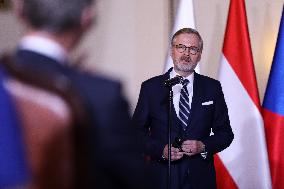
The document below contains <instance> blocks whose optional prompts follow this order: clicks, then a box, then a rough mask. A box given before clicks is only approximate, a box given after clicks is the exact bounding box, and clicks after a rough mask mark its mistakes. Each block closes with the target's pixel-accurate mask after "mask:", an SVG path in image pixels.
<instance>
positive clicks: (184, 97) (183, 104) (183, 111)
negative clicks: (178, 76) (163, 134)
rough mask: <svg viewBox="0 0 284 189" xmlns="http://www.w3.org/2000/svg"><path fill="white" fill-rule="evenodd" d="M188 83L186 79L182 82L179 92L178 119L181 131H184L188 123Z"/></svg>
mask: <svg viewBox="0 0 284 189" xmlns="http://www.w3.org/2000/svg"><path fill="white" fill-rule="evenodd" d="M188 83H189V81H188V80H187V79H185V80H183V82H182V85H183V87H182V89H181V91H180V100H179V119H180V121H181V123H182V128H183V130H185V129H186V127H187V123H188V117H189V113H190V106H189V94H188V90H187V84H188Z"/></svg>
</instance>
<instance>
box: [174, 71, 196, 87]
mask: <svg viewBox="0 0 284 189" xmlns="http://www.w3.org/2000/svg"><path fill="white" fill-rule="evenodd" d="M194 74H195V72H193V73H192V74H190V75H189V76H187V77H185V78H184V79H188V81H189V84H190V85H193V81H194ZM177 75H179V74H178V73H177V72H176V71H175V69H172V71H171V72H170V78H174V77H175V76H177Z"/></svg>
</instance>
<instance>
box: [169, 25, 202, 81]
mask: <svg viewBox="0 0 284 189" xmlns="http://www.w3.org/2000/svg"><path fill="white" fill-rule="evenodd" d="M202 49H203V40H202V38H201V36H200V34H199V33H198V32H197V31H196V30H194V29H191V28H183V29H181V30H179V31H177V32H176V33H175V34H174V35H173V37H172V40H171V57H172V59H173V63H174V69H175V71H176V72H177V73H179V74H180V75H182V76H187V75H189V74H191V73H192V72H194V68H195V67H196V66H197V64H198V62H199V61H200V59H201V54H202Z"/></svg>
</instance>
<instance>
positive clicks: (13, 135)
mask: <svg viewBox="0 0 284 189" xmlns="http://www.w3.org/2000/svg"><path fill="white" fill-rule="evenodd" d="M4 78H5V74H4V70H3V69H1V67H0V188H6V187H12V186H21V185H23V184H25V183H27V181H28V178H29V172H28V166H27V161H26V156H25V151H24V144H23V137H22V133H21V128H20V125H19V121H18V119H17V114H16V110H15V108H14V106H13V103H12V101H11V100H12V99H11V98H10V96H9V94H8V93H7V91H6V90H5V88H4V86H3V79H4Z"/></svg>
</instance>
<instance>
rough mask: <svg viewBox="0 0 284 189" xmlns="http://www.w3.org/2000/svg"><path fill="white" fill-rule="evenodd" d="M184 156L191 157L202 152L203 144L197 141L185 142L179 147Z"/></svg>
mask: <svg viewBox="0 0 284 189" xmlns="http://www.w3.org/2000/svg"><path fill="white" fill-rule="evenodd" d="M181 147H182V150H183V151H184V154H186V155H188V156H192V155H195V154H199V153H201V152H203V151H204V144H203V143H202V142H201V141H198V140H186V141H184V142H183V143H182V145H181Z"/></svg>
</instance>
